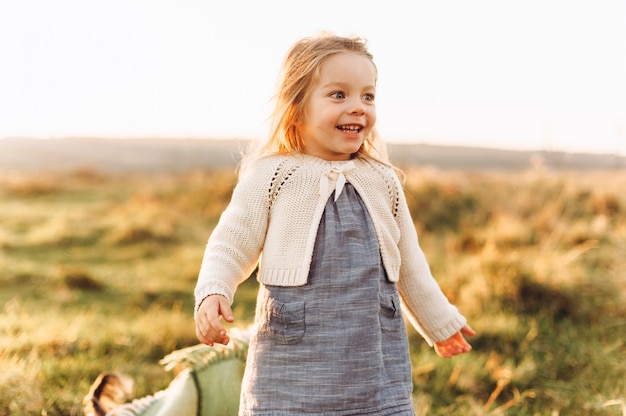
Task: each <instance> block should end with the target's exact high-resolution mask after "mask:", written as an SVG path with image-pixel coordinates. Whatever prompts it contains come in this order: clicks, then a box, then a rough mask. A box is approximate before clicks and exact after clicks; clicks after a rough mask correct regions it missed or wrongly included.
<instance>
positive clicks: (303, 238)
mask: <svg viewBox="0 0 626 416" xmlns="http://www.w3.org/2000/svg"><path fill="white" fill-rule="evenodd" d="M345 163H346V162H331V161H326V160H323V159H320V158H317V157H314V156H310V155H304V154H293V155H292V154H288V155H275V156H268V157H264V158H261V159H259V160H257V161H255V162H254V163H253V164H252V165H251V166H249V167H248V168H247V169H246V170H245V171H244V172H243V174H242V176H241V177H240V180H239V182H238V184H237V186H236V187H235V190H234V191H233V195H232V199H231V201H230V204H229V205H228V207H227V208H226V210H225V211H224V212H223V213H222V215H221V217H220V220H219V222H218V224H217V226H216V227H215V229H214V230H213V232H212V234H211V236H210V238H209V240H208V243H207V246H206V250H205V253H204V258H203V260H202V266H201V268H200V274H199V276H198V283H197V285H196V288H195V299H196V306H195V312H196V313H197V311H198V307H199V305H200V303H201V302H202V300H204V298H206V297H207V296H209V295H212V294H220V295H223V296H225V297H226V298H227V299H228V300H229V302H231V303H232V301H233V297H234V294H235V290H236V288H237V286H238V285H239V284H240V283H242V282H243V281H244V280H245V279H247V278H248V277H249V276H250V275H251V273H252V272H253V271H254V269H255V267H256V266H257V265H258V267H259V269H258V273H257V279H258V281H259V282H261V283H263V284H266V285H276V286H301V285H304V284H306V283H307V277H308V274H309V267H310V264H311V258H312V255H313V247H314V244H315V238H316V235H317V228H318V225H319V223H320V220H321V217H322V214H323V211H324V207H325V205H326V202H327V201H328V198H329V197H330V196H331V194H332V192H333V191H334V190H335V189H336V188H337V194H339V192H340V191H341V189H340V188H341V186H342V185H343V181H344V180H345V181H347V182H349V183H350V184H352V186H353V187H354V189H355V190H356V191H357V193H358V194H359V196H360V197H361V199H362V200H363V202H364V204H365V206H366V207H367V210H368V213H369V215H370V217H371V218H372V222H373V224H374V228H375V230H376V235H377V238H378V245H379V247H380V253H381V257H382V261H383V265H384V267H385V270H386V272H387V276H388V278H389V280H390V281H392V282H397V285H398V291H399V293H400V296H401V299H402V303H403V306H404V308H403V310H404V312H405V313H406V315H407V316H408V318H409V320H410V322H411V324H412V325H413V326H414V327H415V329H416V330H417V331H418V332H419V333H420V334H421V335H422V336H423V337H424V339H426V341H427V342H428V343H429V344H430V345H433V344H434V343H435V342H439V341H443V340H445V339H448V338H449V337H451V336H452V335H453V334H455V333H456V332H458V331H459V330H460V329H461V328H462V327H463V326H464V325H465V323H466V320H465V318H464V317H463V316H462V315H461V314H460V313H459V312H458V311H457V309H456V308H455V307H454V306H453V305H451V304H450V303H449V302H448V300H447V298H446V297H445V295H444V294H443V292H442V291H441V289H440V288H439V285H438V284H437V282H436V281H435V279H434V278H433V276H432V274H431V272H430V268H429V266H428V263H427V262H426V259H425V257H424V254H423V252H422V250H421V249H420V247H419V244H418V239H417V233H416V231H415V227H414V224H413V220H412V218H411V215H410V213H409V209H408V206H407V203H406V199H405V196H404V193H403V191H402V186H401V184H400V181H399V179H398V177H397V175H396V173H395V172H394V170H393V169H392V168H391V167H389V166H387V165H384V164H382V163H379V162H376V161H374V160H371V159H368V158H363V157H358V158H356V159H353V160H352V163H353V164H352V163H350V162H347V163H350V165H349V166H348V167H347V168H345V169H342V167H346V165H345ZM261 254H262V256H261Z"/></svg>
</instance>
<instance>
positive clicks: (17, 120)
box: [0, 0, 626, 154]
mask: <svg viewBox="0 0 626 416" xmlns="http://www.w3.org/2000/svg"><path fill="white" fill-rule="evenodd" d="M321 31H331V32H334V33H336V34H338V35H359V36H361V37H364V38H366V39H367V41H368V45H369V49H370V51H371V52H372V54H373V55H374V59H375V62H376V65H377V67H378V72H379V81H378V85H377V98H376V102H377V112H378V122H377V125H378V130H379V132H380V133H381V135H382V137H383V139H385V140H386V141H388V142H415V143H428V144H438V145H462V146H480V147H491V148H504V149H530V150H535V149H538V150H561V151H569V152H594V153H620V154H626V2H624V1H623V0H520V1H517V0H432V1H426V0H406V1H401V0H395V1H394V0H390V1H381V0H360V1H342V0H316V1H314V2H297V1H293V0H291V1H288V0H264V1H254V0H248V1H244V0H231V1H213V0H204V1H201V0H177V1H173V0H169V1H163V0H75V1H69V0H2V1H1V2H0V139H1V138H7V137H35V138H60V137H110V138H137V137H139V138H151V137H162V138H242V139H255V138H260V137H264V136H265V135H266V134H267V131H268V122H267V118H268V116H269V114H270V112H271V110H272V106H271V98H272V95H273V94H274V87H275V84H276V80H277V75H278V71H279V68H280V64H281V61H282V59H283V57H284V55H285V53H286V52H287V50H288V48H289V47H290V46H291V45H292V44H293V43H294V42H295V41H297V40H298V39H300V38H302V37H305V36H314V35H316V34H318V33H320V32H321Z"/></svg>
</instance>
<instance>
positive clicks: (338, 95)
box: [330, 91, 346, 100]
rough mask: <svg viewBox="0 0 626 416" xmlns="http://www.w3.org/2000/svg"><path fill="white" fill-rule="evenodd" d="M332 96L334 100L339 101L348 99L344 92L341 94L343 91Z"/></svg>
mask: <svg viewBox="0 0 626 416" xmlns="http://www.w3.org/2000/svg"><path fill="white" fill-rule="evenodd" d="M330 96H331V97H332V98H335V99H338V100H340V99H342V98H346V94H344V93H343V92H341V91H337V92H333V93H332V94H330Z"/></svg>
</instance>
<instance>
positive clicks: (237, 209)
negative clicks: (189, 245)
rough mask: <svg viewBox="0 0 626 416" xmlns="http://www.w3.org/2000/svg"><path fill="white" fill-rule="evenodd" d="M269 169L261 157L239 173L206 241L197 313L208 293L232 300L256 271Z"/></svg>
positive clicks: (265, 215) (265, 219)
mask: <svg viewBox="0 0 626 416" xmlns="http://www.w3.org/2000/svg"><path fill="white" fill-rule="evenodd" d="M270 172H271V167H270V166H269V164H268V163H263V162H262V161H261V162H257V163H256V164H255V165H252V166H250V167H249V168H248V169H246V170H245V172H244V173H243V174H242V176H241V177H240V179H239V182H238V183H237V186H236V187H235V189H234V191H233V194H232V197H231V201H230V203H229V205H228V206H227V208H226V209H225V210H224V212H223V213H222V215H221V216H220V220H219V222H218V224H217V225H216V227H215V229H214V230H213V232H212V233H211V236H210V237H209V240H208V242H207V245H206V248H205V252H204V257H203V259H202V265H201V267H200V273H199V275H198V282H197V284H196V288H195V291H194V295H195V308H194V315H195V314H197V312H198V307H199V306H200V303H201V302H202V300H204V298H206V297H207V296H209V295H213V294H219V295H223V296H225V297H226V298H227V299H228V301H229V302H230V303H232V301H233V298H234V294H235V290H236V288H237V286H238V285H239V284H240V283H242V282H243V281H244V280H246V279H247V278H248V277H249V276H250V274H251V273H252V272H253V271H254V269H255V267H256V265H257V263H258V261H259V257H260V254H261V251H262V248H263V244H264V241H265V234H266V231H267V224H268V205H267V204H268V191H267V189H268V186H269V185H268V182H269V180H270V176H271V173H270Z"/></svg>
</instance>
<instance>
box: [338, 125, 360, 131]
mask: <svg viewBox="0 0 626 416" xmlns="http://www.w3.org/2000/svg"><path fill="white" fill-rule="evenodd" d="M337 128H338V129H339V130H341V131H343V132H346V133H359V132H360V131H361V130H363V126H359V125H356V124H348V125H344V126H337Z"/></svg>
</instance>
